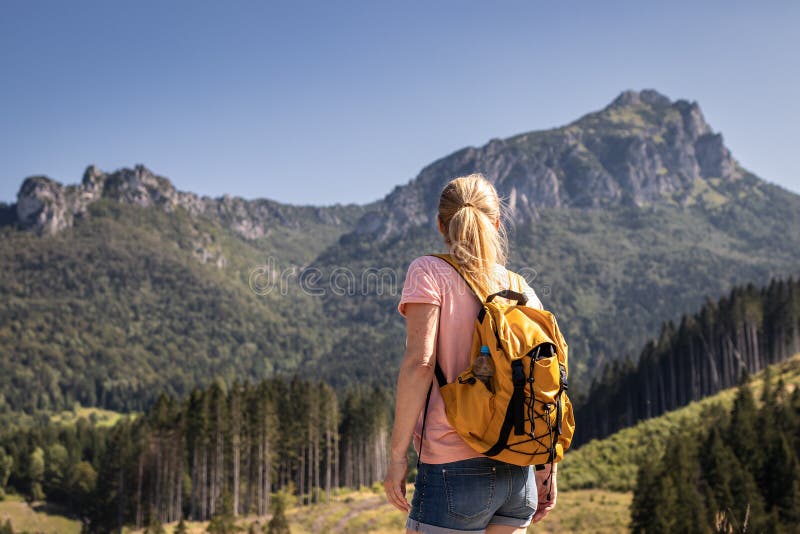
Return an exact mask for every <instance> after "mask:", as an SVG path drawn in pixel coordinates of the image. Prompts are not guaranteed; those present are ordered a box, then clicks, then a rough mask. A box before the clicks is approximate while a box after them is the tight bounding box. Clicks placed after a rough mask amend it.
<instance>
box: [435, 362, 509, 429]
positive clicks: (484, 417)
mask: <svg viewBox="0 0 800 534" xmlns="http://www.w3.org/2000/svg"><path fill="white" fill-rule="evenodd" d="M440 391H441V394H442V399H444V404H445V410H446V412H447V420H448V421H449V422H450V424H451V425H453V428H455V429H456V431H457V432H458V433H459V434H460V435H461V436H462V437H463V438H464V439H470V438H471V439H474V440H478V441H480V440H482V439H483V437H484V435H485V434H486V431H487V429H488V428H489V427H490V426H491V422H492V419H493V418H494V416H495V410H496V408H495V395H494V394H493V393H492V392H491V391H489V389H488V388H487V387H486V386H484V385H483V383H482V382H481V381H479V380H478V379H476V378H475V377H474V376H472V371H471V369H467V370H466V371H464V372H463V373H461V375H459V377H458V379H456V380H455V381H454V382H452V383H450V384H447V385H445V386H443V387H442V388H441V389H440Z"/></svg>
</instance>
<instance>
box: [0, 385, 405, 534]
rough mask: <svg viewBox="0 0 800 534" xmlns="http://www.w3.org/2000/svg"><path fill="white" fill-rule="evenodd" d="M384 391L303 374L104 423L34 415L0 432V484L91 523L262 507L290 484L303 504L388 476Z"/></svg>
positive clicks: (170, 401)
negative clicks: (338, 385)
mask: <svg viewBox="0 0 800 534" xmlns="http://www.w3.org/2000/svg"><path fill="white" fill-rule="evenodd" d="M389 408H390V398H389V394H388V392H386V391H385V390H382V389H378V388H369V389H367V388H363V389H351V390H348V391H346V392H344V393H343V394H341V395H337V394H336V392H335V391H334V390H333V389H332V388H331V387H330V386H328V385H326V384H324V383H322V382H313V381H308V380H303V379H299V378H293V379H291V380H287V379H277V378H275V379H269V380H266V381H264V382H261V383H260V384H242V383H235V384H234V385H233V386H231V387H230V389H227V388H226V387H225V385H224V383H223V382H222V381H216V382H215V383H214V384H212V385H211V386H210V387H209V388H207V389H202V390H201V389H198V390H195V391H193V392H192V393H191V395H190V396H189V397H188V398H187V399H185V400H176V399H174V398H172V397H169V396H166V395H163V396H161V397H159V398H158V400H157V401H156V403H155V404H154V405H153V407H152V408H151V409H150V410H149V411H148V412H147V413H146V414H144V415H141V416H138V417H126V418H123V419H121V420H120V421H119V422H118V423H117V424H115V425H114V426H113V427H110V428H102V427H98V426H95V425H92V424H90V423H89V422H87V421H86V420H85V419H81V420H79V422H78V423H77V424H75V425H72V426H59V425H56V424H53V423H50V422H47V421H43V420H40V421H39V422H38V423H37V424H35V425H33V426H31V427H29V428H16V429H7V430H6V431H5V432H3V433H1V434H0V490H2V489H7V488H11V489H12V490H13V491H16V492H18V493H22V494H24V495H26V496H27V497H28V498H30V499H34V500H40V499H45V498H46V499H47V500H48V501H52V502H57V503H61V504H64V505H66V506H68V507H69V508H70V509H71V510H73V511H74V512H75V513H77V514H79V515H80V516H81V517H82V518H83V520H84V524H85V530H87V531H88V532H110V531H118V530H119V529H121V528H122V526H124V525H134V526H136V527H139V528H141V527H144V526H148V525H153V524H161V523H166V522H171V521H178V520H180V519H182V518H186V519H192V520H208V519H211V518H213V517H215V516H218V515H220V514H228V515H230V514H232V515H233V516H236V515H241V514H257V515H260V516H263V515H266V514H267V513H268V511H269V510H270V496H271V494H272V493H274V492H276V491H281V490H283V491H289V492H291V493H294V494H295V495H297V497H298V502H299V503H302V504H310V503H314V502H319V501H321V500H324V499H326V498H329V497H330V496H331V493H332V492H333V491H334V490H335V489H336V488H339V487H343V486H347V487H359V486H367V485H371V484H373V483H374V482H375V481H376V480H380V479H382V478H383V476H384V469H385V465H386V461H387V440H388V432H389V430H388V425H389V416H390V411H389Z"/></svg>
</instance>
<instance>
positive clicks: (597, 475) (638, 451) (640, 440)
mask: <svg viewBox="0 0 800 534" xmlns="http://www.w3.org/2000/svg"><path fill="white" fill-rule="evenodd" d="M780 378H782V379H783V381H784V383H785V384H786V385H787V387H789V388H794V387H797V385H798V384H800V354H798V355H795V356H794V357H792V358H790V359H788V360H786V361H785V362H782V363H778V364H775V365H773V366H771V383H773V384H774V383H776V382H777V381H778V380H779V379H780ZM763 386H764V371H761V372H760V373H758V374H756V375H755V376H754V377H753V379H752V380H751V382H750V387H751V388H753V392H754V395H755V397H756V398H759V396H760V394H761V391H762V389H763ZM735 396H736V388H731V389H726V390H724V391H721V392H720V393H718V394H716V395H713V396H711V397H707V398H705V399H703V400H701V401H697V402H693V403H691V404H689V405H687V406H684V407H683V408H680V409H678V410H674V411H672V412H669V413H667V414H664V415H661V416H659V417H654V418H653V419H648V420H646V421H643V422H641V423H639V424H637V425H635V426H633V427H630V428H626V429H623V430H620V431H619V432H617V433H615V434H612V435H611V436H609V437H607V438H605V439H602V440H592V441H590V442H589V443H587V444H586V445H584V446H583V447H581V448H579V449H577V450H575V451H570V452H568V453H567V455H566V456H565V457H564V460H563V461H562V462H561V465H560V466H559V477H560V478H559V483H560V485H561V487H562V488H563V489H573V490H574V489H580V488H603V489H608V490H614V491H633V488H634V486H635V485H636V472H637V466H638V464H639V462H640V461H641V460H642V459H643V458H645V457H647V456H656V457H657V456H659V455H661V454H662V453H663V447H664V443H665V442H666V440H667V438H668V437H669V436H670V435H672V434H673V433H674V432H675V431H676V430H677V429H679V428H682V427H686V426H689V427H694V428H696V427H698V426H699V425H700V424H701V423H702V422H701V416H702V414H703V411H704V410H705V409H707V408H710V407H711V406H713V405H720V406H722V407H724V408H725V409H726V410H728V409H730V407H731V405H732V404H733V399H734V397H735ZM578 431H580V429H578Z"/></svg>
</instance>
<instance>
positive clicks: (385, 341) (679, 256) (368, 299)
mask: <svg viewBox="0 0 800 534" xmlns="http://www.w3.org/2000/svg"><path fill="white" fill-rule="evenodd" d="M667 102H671V101H669V100H668V99H666V97H663V95H660V94H658V93H656V92H653V93H647V92H627V93H622V94H621V95H620V96H619V97H617V99H616V100H615V102H612V103H611V104H609V106H606V108H604V109H602V110H599V111H595V112H592V113H589V114H586V115H583V116H582V117H581V118H579V119H578V120H577V121H575V122H573V123H571V125H572V126H570V125H567V126H564V127H560V128H556V129H552V130H547V131H543V132H529V133H527V134H519V135H516V136H512V137H510V138H507V139H505V140H491V141H489V142H488V143H487V144H486V145H484V146H483V147H478V148H475V147H468V148H464V149H462V150H460V151H457V152H455V153H453V154H451V155H450V156H447V157H444V158H440V159H438V160H436V161H435V162H433V163H431V164H430V165H428V166H426V167H425V169H423V171H422V172H421V173H420V174H419V176H417V178H415V179H413V180H410V181H409V182H408V183H407V184H405V185H400V186H397V187H395V188H394V189H393V190H392V191H391V192H390V193H389V194H388V195H387V196H386V198H384V199H383V200H380V201H376V202H375V203H372V204H366V205H345V206H338V207H336V206H334V207H325V208H315V207H313V206H311V207H309V206H306V207H297V206H292V205H286V204H280V203H277V202H275V201H269V200H263V201H259V200H254V201H248V200H245V199H242V198H241V197H239V200H236V201H234V200H233V199H231V200H230V201H229V202H227V203H226V202H225V201H224V197H221V198H222V200H219V202H217V201H216V200H214V199H210V200H209V201H208V206H207V205H206V204H205V203H204V202H205V201H203V200H202V199H200V197H198V196H196V195H193V194H191V193H188V194H189V195H193V196H192V197H190V198H189V199H188V200H186V201H185V202H186V203H187V205H188V208H187V207H185V206H183V205H181V204H180V202H179V201H180V196H179V195H178V193H176V192H175V191H172V190H170V187H173V186H172V185H171V183H168V182H164V181H162V180H167V179H166V178H163V177H160V178H159V177H157V176H155V175H154V174H153V173H152V172H151V171H149V170H148V169H146V168H144V167H143V166H141V167H138V170H137V168H134V169H127V170H124V169H123V171H124V172H123V171H119V174H117V175H116V176H114V174H115V173H110V174H104V173H102V172H101V171H99V170H90V172H88V173H86V174H88V178H87V180H86V182H88V183H87V184H86V185H84V184H83V183H81V185H80V186H61V185H60V184H58V187H57V188H56V189H55V190H54V192H51V194H50V196H49V197H48V196H47V195H46V194H44V193H47V192H48V191H50V190H49V189H48V188H49V187H50V186H51V185H52V183H51V182H48V181H47V180H44V179H40V180H32V181H31V182H30V185H29V186H28V187H30V188H31V189H32V193H31V194H30V195H29V196H30V197H31V198H32V200H33V201H36V202H40V203H39V204H35V203H34V204H33V205H32V206H28V207H27V208H26V206H25V205H24V202H23V209H22V213H23V215H26V218H25V220H26V221H28V222H29V223H31V224H30V225H29V226H27V227H25V226H24V225H21V224H19V221H17V220H16V216H15V213H16V211H17V208H18V207H19V206H18V205H12V206H8V205H5V206H3V205H0V219H5V220H6V221H7V222H8V224H6V225H4V226H3V227H0V234H2V235H3V239H2V240H0V266H2V267H3V272H4V273H5V275H4V277H2V278H0V325H11V326H10V327H8V328H0V371H3V372H0V385H5V386H8V387H14V388H15V387H23V388H25V390H26V391H35V392H36V394H35V395H31V396H30V397H31V398H30V399H28V398H25V397H24V396H23V397H20V396H19V395H17V394H16V393H15V397H14V399H8V402H9V404H12V405H15V406H25V407H29V406H36V405H49V406H69V403H71V402H72V401H74V400H79V401H80V402H82V403H84V404H93V403H99V404H101V405H103V406H106V407H114V408H118V409H119V408H121V409H141V408H143V407H146V405H147V404H148V403H149V402H151V401H152V398H153V397H154V395H155V393H154V392H156V391H167V392H169V393H170V394H173V395H176V396H180V395H182V394H185V393H186V392H187V391H189V390H190V389H191V388H192V387H194V386H195V385H203V384H204V382H203V380H206V379H207V380H211V379H212V377H213V376H220V377H223V378H224V380H226V381H228V382H231V381H233V380H235V379H237V378H241V379H254V380H258V379H261V378H263V377H265V376H267V375H269V374H270V373H274V372H282V373H292V372H300V371H302V372H304V373H305V374H310V375H312V376H314V377H318V378H322V379H324V380H326V381H328V382H330V383H332V384H333V385H335V386H336V387H346V386H348V385H361V384H364V383H368V384H381V385H391V384H393V383H394V382H395V378H396V370H397V364H398V362H399V361H400V358H401V357H402V346H403V339H404V334H405V332H404V324H403V321H402V318H401V317H400V316H399V315H398V314H397V313H396V303H397V298H398V291H399V288H400V287H402V284H403V274H404V273H405V269H406V267H407V266H408V263H409V262H410V261H411V260H412V259H413V258H414V257H415V256H418V255H420V254H424V253H428V252H435V251H438V250H439V249H441V248H442V247H443V245H442V239H441V236H440V235H438V232H437V231H436V229H435V227H434V225H433V224H432V221H433V219H434V217H435V215H434V214H435V212H436V210H435V204H436V202H437V201H438V196H439V193H440V187H441V186H442V185H443V184H444V183H445V182H446V181H447V180H448V179H450V178H452V177H454V176H457V175H461V174H469V173H473V172H483V173H484V174H486V175H487V177H489V178H490V179H493V180H495V184H496V185H497V186H498V189H499V191H500V194H501V195H503V196H505V197H506V198H507V199H509V200H511V199H512V198H515V199H516V200H515V202H514V207H515V209H514V211H513V212H510V215H511V221H510V222H511V224H510V225H509V226H510V230H511V231H510V232H509V234H510V242H511V247H510V248H511V255H510V259H509V264H508V266H509V268H511V269H514V270H520V269H522V268H526V271H527V272H529V273H534V274H535V276H534V278H533V279H531V280H529V283H530V284H531V286H532V287H533V288H534V289H535V290H536V291H537V293H539V295H540V298H541V299H542V301H543V303H544V305H545V306H546V307H547V308H548V309H551V310H554V312H555V313H556V314H557V316H558V320H559V324H560V325H562V330H563V331H564V332H565V336H566V337H567V340H568V343H569V344H570V356H571V357H570V361H571V372H572V375H571V379H572V380H571V384H570V386H571V388H572V391H574V392H575V393H576V394H577V393H578V392H579V390H580V389H581V388H584V389H588V388H587V385H588V381H589V380H591V378H592V377H593V375H594V374H595V373H596V371H597V369H600V368H602V367H603V365H604V364H605V363H606V362H608V361H613V360H615V359H619V358H624V356H625V355H634V354H637V353H638V351H639V349H640V348H641V346H642V345H643V344H644V343H645V341H646V340H647V339H648V338H649V337H650V336H652V334H653V332H655V331H656V330H657V328H658V327H659V325H661V324H662V323H663V322H664V321H666V320H669V319H674V320H677V319H678V318H679V317H680V315H681V314H683V313H686V312H687V311H688V310H693V309H696V308H698V307H699V306H700V305H701V304H702V300H703V299H704V298H706V297H707V296H708V297H711V298H717V297H719V296H721V295H722V294H724V293H726V292H727V291H729V290H730V288H731V287H733V286H734V285H742V284H746V283H748V282H753V283H755V284H756V285H759V286H762V285H766V284H767V283H768V282H769V279H770V278H772V277H781V276H782V277H788V276H791V275H795V274H796V273H797V266H798V264H800V195H797V194H794V193H791V192H789V191H786V190H785V189H783V188H780V187H778V186H774V185H772V184H770V183H768V182H766V181H764V180H761V179H760V178H758V177H757V176H756V175H754V174H752V173H750V172H748V171H746V170H745V169H742V168H741V167H740V166H739V165H738V163H736V161H735V160H734V159H733V156H732V155H731V154H730V151H728V150H727V148H725V147H724V144H723V142H722V137H721V135H719V134H717V133H714V132H713V131H712V130H710V127H708V126H707V124H706V123H705V119H703V118H702V113H701V112H700V108H699V106H698V105H697V104H696V103H691V102H688V101H676V102H671V103H669V104H667ZM576 124H577V126H576ZM659 162H660V163H659ZM661 164H663V166H664V168H665V169H667V172H666V173H665V172H663V171H659V169H660V168H661V166H660V165H661ZM670 169H671V170H670ZM137 173H138V175H137ZM96 175H97V176H96ZM99 175H104V176H105V178H102V177H100V176H99ZM715 175H718V176H715ZM548 177H549V178H548ZM98 181H102V182H103V183H102V187H101V185H100V184H97V183H95V182H98ZM547 184H551V185H553V187H550V188H549V189H548V186H547ZM623 186H624V187H623ZM70 187H71V188H72V189H68V188H70ZM593 187H594V189H592V188H593ZM37 188H41V189H37ZM59 188H61V189H59ZM537 188H540V189H542V191H544V192H543V193H542V195H541V196H537V195H538V193H536V192H535V191H536V190H537ZM21 189H22V188H21ZM623 189H624V190H625V191H628V192H629V194H628V195H627V196H626V195H623V194H621V193H619V191H622V190H623ZM595 190H600V191H601V192H604V193H603V194H599V195H597V198H598V199H600V200H598V201H596V202H595V201H594V200H593V198H594V197H595V193H594V192H593V191H595ZM26 191H27V189H26ZM65 191H68V192H65ZM42 192H44V193H42ZM40 193H41V194H40ZM26 194H28V193H26ZM548 194H549V195H550V196H549V197H548V196H547V195H548ZM37 195H39V196H37ZM59 195H60V196H59ZM603 195H605V196H603ZM23 197H25V195H23ZM67 197H70V198H69V199H67ZM41 199H43V200H41ZM50 199H56V200H58V199H61V200H59V201H58V202H50ZM89 199H93V200H92V201H91V202H89ZM120 199H121V200H120ZM198 199H199V200H198ZM531 199H533V200H534V201H541V202H539V204H537V203H536V202H532V201H531ZM548 199H549V200H548ZM603 199H604V200H603ZM601 200H602V201H601ZM545 201H548V202H549V204H548V203H547V202H545ZM48 202H50V203H49V204H48ZM59 202H60V203H59ZM193 202H199V206H195V208H192V205H193V204H192V203H193ZM55 207H59V209H55ZM84 208H85V210H86V211H85V212H82V210H83V209H84ZM46 209H49V210H50V211H49V212H46V211H45V210H46ZM192 209H193V210H194V211H190V210H192ZM12 216H13V217H12ZM70 217H71V219H70ZM56 219H58V220H59V221H62V222H63V221H70V222H71V226H70V225H69V223H68V224H65V225H64V226H63V228H61V230H58V229H57V228H59V226H60V223H52V221H55V220H56ZM48 221H51V222H49V223H48ZM337 221H338V222H337ZM37 224H39V225H40V226H39V228H41V230H42V231H41V232H37V231H36V229H37V226H36V225H37ZM48 224H49V226H48ZM25 228H27V230H26V229H25ZM50 229H52V232H51V231H50ZM37 233H41V235H37ZM265 256H266V257H267V258H273V259H275V260H276V263H275V265H273V266H270V265H269V264H267V265H266V266H264V263H265V262H264V258H265ZM309 266H311V267H312V270H311V271H313V272H311V274H312V275H313V276H314V277H316V276H317V275H319V278H317V282H316V283H315V284H314V285H315V287H317V288H324V289H325V290H324V291H323V292H322V295H313V294H310V293H308V292H306V291H304V288H303V287H302V284H295V283H293V282H292V283H291V284H290V285H289V286H288V292H284V291H283V287H281V288H280V289H281V290H280V291H273V292H272V293H269V294H262V293H261V292H260V291H256V289H254V287H253V286H252V285H251V283H252V281H253V279H252V277H253V273H254V272H256V271H257V270H258V269H259V268H261V267H264V269H263V270H262V271H259V272H262V273H266V274H265V275H264V278H265V279H267V280H269V279H272V280H273V281H278V280H279V277H280V276H283V274H286V275H288V277H289V278H286V279H283V278H280V281H281V283H283V281H285V280H293V278H291V277H292V276H294V277H296V278H298V279H299V275H300V274H302V272H303V270H304V269H306V268H307V267H309ZM376 268H380V269H382V272H384V271H385V272H390V273H392V282H393V284H394V285H393V286H392V287H393V289H394V292H392V291H384V290H383V288H382V287H381V286H380V284H376V283H372V284H366V285H364V286H363V287H359V288H355V287H353V288H352V289H353V291H352V292H348V291H344V292H341V291H335V290H334V289H335V287H334V286H335V285H336V284H335V282H336V281H337V280H336V277H337V276H339V275H340V274H342V273H344V274H348V273H349V274H352V275H353V280H357V277H358V275H359V274H360V273H361V274H363V273H370V272H373V273H374V272H375V270H376ZM362 278H363V279H366V280H372V278H369V277H363V276H362ZM276 287H277V286H276ZM20 318H24V319H20ZM223 321H227V323H226V324H225V326H224V327H222V326H221V325H222V324H223ZM26 325H27V326H26ZM33 325H35V326H33ZM82 331H83V332H85V331H89V332H90V333H91V335H90V336H84V335H83V334H81V332H82ZM353 339H358V343H353V342H352V340H353ZM62 360H63V361H62ZM178 363H180V365H178ZM29 365H36V366H40V367H42V368H43V369H45V370H46V371H47V372H41V373H36V374H33V373H31V371H30V368H29V367H28V366H29ZM76 366H77V368H80V369H84V370H85V371H84V375H87V376H78V375H77V374H75V373H74V371H73V369H74V368H76ZM37 368H38V367H37ZM6 377H8V378H6ZM204 377H205V378H204ZM126 381H129V382H128V383H129V384H134V385H135V388H133V386H131V387H128V389H126V387H127V386H126V387H124V384H125V383H126ZM120 384H121V385H120ZM132 388H133V389H132ZM134 396H135V398H133V397H134ZM129 399H130V400H129Z"/></svg>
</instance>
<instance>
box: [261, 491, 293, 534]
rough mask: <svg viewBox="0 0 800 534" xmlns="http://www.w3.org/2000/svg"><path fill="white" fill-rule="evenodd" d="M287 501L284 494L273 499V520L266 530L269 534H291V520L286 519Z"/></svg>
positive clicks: (279, 494)
mask: <svg viewBox="0 0 800 534" xmlns="http://www.w3.org/2000/svg"><path fill="white" fill-rule="evenodd" d="M286 501H287V496H286V494H285V493H283V492H281V493H278V494H276V495H275V498H274V499H272V518H271V519H270V520H269V523H268V524H267V528H266V532H267V533H268V534H291V530H290V529H289V520H288V519H286Z"/></svg>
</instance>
